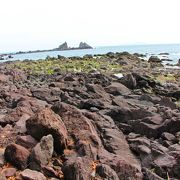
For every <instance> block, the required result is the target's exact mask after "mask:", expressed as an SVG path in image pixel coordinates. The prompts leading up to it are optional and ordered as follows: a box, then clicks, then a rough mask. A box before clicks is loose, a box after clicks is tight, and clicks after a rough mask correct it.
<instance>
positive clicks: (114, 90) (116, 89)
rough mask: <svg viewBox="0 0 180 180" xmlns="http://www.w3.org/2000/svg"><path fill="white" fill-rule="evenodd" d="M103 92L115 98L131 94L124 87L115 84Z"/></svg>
mask: <svg viewBox="0 0 180 180" xmlns="http://www.w3.org/2000/svg"><path fill="white" fill-rule="evenodd" d="M105 91H106V92H107V93H110V94H112V95H115V96H118V95H128V94H131V91H130V90H129V89H128V88H127V87H126V86H124V85H123V84H121V83H116V82H114V83H112V84H111V85H109V86H108V87H106V88H105Z"/></svg>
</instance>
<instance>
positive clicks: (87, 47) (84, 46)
mask: <svg viewBox="0 0 180 180" xmlns="http://www.w3.org/2000/svg"><path fill="white" fill-rule="evenodd" d="M79 49H92V47H91V46H90V45H88V44H87V43H85V42H80V44H79Z"/></svg>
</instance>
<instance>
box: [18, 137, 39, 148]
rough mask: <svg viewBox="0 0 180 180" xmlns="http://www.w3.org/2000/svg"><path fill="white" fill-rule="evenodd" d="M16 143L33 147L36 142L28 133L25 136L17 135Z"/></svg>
mask: <svg viewBox="0 0 180 180" xmlns="http://www.w3.org/2000/svg"><path fill="white" fill-rule="evenodd" d="M16 143H17V144H19V145H21V146H23V147H25V148H27V149H31V148H33V147H34V146H35V145H36V144H37V143H38V142H37V141H36V140H35V139H34V138H33V137H32V136H30V135H27V136H18V137H17V140H16Z"/></svg>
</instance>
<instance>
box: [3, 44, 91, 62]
mask: <svg viewBox="0 0 180 180" xmlns="http://www.w3.org/2000/svg"><path fill="white" fill-rule="evenodd" d="M78 49H93V47H91V46H90V45H88V44H87V43H86V42H80V43H79V46H78V47H69V46H68V44H67V42H64V43H63V44H61V45H60V46H59V47H58V48H54V49H48V50H35V51H18V52H16V53H6V54H0V60H8V59H10V58H13V55H17V54H30V53H40V52H50V51H67V50H78Z"/></svg>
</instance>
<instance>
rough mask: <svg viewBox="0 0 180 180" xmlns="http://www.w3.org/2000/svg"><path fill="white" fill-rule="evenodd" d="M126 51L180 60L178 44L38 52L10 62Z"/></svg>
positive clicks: (17, 56)
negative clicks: (160, 54)
mask: <svg viewBox="0 0 180 180" xmlns="http://www.w3.org/2000/svg"><path fill="white" fill-rule="evenodd" d="M123 51H127V52H130V53H141V54H145V55H146V57H147V58H148V57H149V56H151V55H158V54H159V53H169V55H168V56H161V58H169V59H172V60H173V61H172V62H171V63H173V64H174V63H177V62H178V60H179V59H180V44H169V45H127V46H104V47H96V48H94V49H84V50H69V51H51V52H40V53H30V54H18V55H13V59H11V60H25V59H31V60H38V59H45V58H46V57H47V56H50V57H57V55H62V56H65V57H71V56H84V55H85V54H92V55H94V54H105V53H108V52H123Z"/></svg>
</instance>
